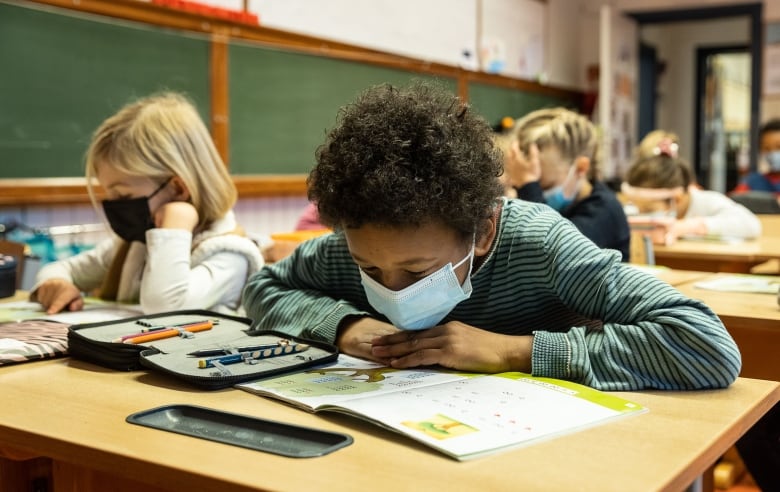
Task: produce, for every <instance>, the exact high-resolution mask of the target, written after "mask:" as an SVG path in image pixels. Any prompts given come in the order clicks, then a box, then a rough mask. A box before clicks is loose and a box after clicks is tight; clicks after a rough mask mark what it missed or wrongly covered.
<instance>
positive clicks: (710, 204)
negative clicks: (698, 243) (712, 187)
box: [685, 188, 761, 239]
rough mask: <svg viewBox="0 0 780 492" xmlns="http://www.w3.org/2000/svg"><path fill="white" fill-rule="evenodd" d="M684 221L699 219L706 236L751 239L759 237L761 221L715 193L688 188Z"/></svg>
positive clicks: (724, 196)
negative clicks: (704, 225)
mask: <svg viewBox="0 0 780 492" xmlns="http://www.w3.org/2000/svg"><path fill="white" fill-rule="evenodd" d="M688 191H689V194H690V203H689V205H688V210H687V211H686V213H685V219H694V218H701V219H702V220H703V221H704V223H705V224H706V226H707V234H709V235H712V236H730V237H737V238H742V239H752V238H756V237H758V236H760V235H761V221H760V220H758V217H756V216H755V215H753V212H751V211H750V210H748V209H747V208H745V207H744V206H742V205H740V204H739V203H737V202H735V201H734V200H732V199H731V198H729V197H727V196H726V195H723V194H721V193H718V192H716V191H708V190H700V189H697V188H690V189H689V190H688Z"/></svg>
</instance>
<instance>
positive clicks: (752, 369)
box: [675, 274, 780, 381]
mask: <svg viewBox="0 0 780 492" xmlns="http://www.w3.org/2000/svg"><path fill="white" fill-rule="evenodd" d="M725 275H727V274H714V275H710V276H709V277H706V278H704V279H700V280H705V281H706V280H711V279H715V278H719V277H723V276H725ZM695 284H696V281H692V282H687V283H684V284H680V285H676V286H675V287H676V288H677V289H678V290H680V291H681V292H682V293H683V294H685V295H687V296H688V297H691V298H694V299H700V300H701V301H702V302H704V303H705V304H707V305H708V306H709V307H710V308H712V310H713V311H715V314H717V315H718V316H719V317H720V319H721V321H723V324H724V325H726V329H727V330H728V331H729V333H731V336H732V337H734V340H735V341H736V342H737V345H739V349H740V352H742V372H741V373H740V375H741V376H744V377H750V378H759V379H771V380H774V381H780V361H778V359H777V349H778V347H780V306H778V304H777V295H773V294H754V293H744V292H719V291H713V290H705V289H700V288H697V287H696V286H695Z"/></svg>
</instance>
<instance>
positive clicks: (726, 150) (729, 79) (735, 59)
mask: <svg viewBox="0 0 780 492" xmlns="http://www.w3.org/2000/svg"><path fill="white" fill-rule="evenodd" d="M750 64H751V55H750V49H749V47H748V46H722V47H706V48H698V49H697V50H696V94H697V98H696V118H697V122H696V142H697V145H696V147H695V149H694V152H695V154H694V155H695V157H694V162H695V163H696V166H695V167H696V171H697V172H696V174H697V178H698V182H699V184H701V185H702V186H704V187H705V188H707V189H710V190H715V191H719V192H721V193H727V192H729V191H731V190H733V189H734V187H735V186H736V185H737V182H738V181H739V178H740V176H742V175H744V174H745V173H746V172H747V171H748V170H749V168H750V157H749V156H750V116H751V115H750V87H751V77H750Z"/></svg>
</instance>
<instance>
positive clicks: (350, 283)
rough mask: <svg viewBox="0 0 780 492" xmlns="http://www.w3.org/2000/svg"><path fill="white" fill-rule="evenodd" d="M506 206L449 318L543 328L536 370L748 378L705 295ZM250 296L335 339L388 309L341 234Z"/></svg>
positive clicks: (252, 287) (250, 301)
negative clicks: (698, 296)
mask: <svg viewBox="0 0 780 492" xmlns="http://www.w3.org/2000/svg"><path fill="white" fill-rule="evenodd" d="M499 217H500V218H499V221H498V224H497V228H498V231H497V235H496V239H495V240H494V243H493V245H492V247H491V250H490V252H489V253H488V255H487V258H485V259H484V261H483V262H482V264H481V265H480V267H479V269H478V270H476V271H475V272H473V273H472V277H471V282H472V285H473V292H472V294H471V297H470V298H469V299H467V300H465V301H462V302H461V303H460V304H458V305H457V306H456V307H455V309H453V310H452V311H451V312H450V314H449V315H448V316H447V317H446V318H445V319H444V321H448V320H458V321H460V322H463V323H466V324H469V325H472V326H475V327H478V328H482V329H484V330H489V331H492V332H496V333H504V334H512V335H530V334H533V335H534V341H533V349H532V371H533V374H534V375H535V376H546V377H553V378H561V379H568V380H572V381H575V382H578V383H582V384H586V385H589V386H591V387H594V388H597V389H602V390H639V389H677V390H684V389H700V388H722V387H726V386H728V385H729V384H730V383H732V382H733V381H734V379H735V378H736V377H737V374H738V373H739V370H740V365H741V358H740V354H739V351H738V349H737V346H736V344H735V343H734V340H733V339H732V338H731V336H730V335H729V334H728V332H727V331H726V329H725V328H724V326H723V324H722V323H721V321H720V320H719V319H718V317H717V316H716V315H715V314H714V313H713V312H712V311H711V310H710V309H709V308H708V307H706V306H705V305H704V304H702V303H701V302H699V301H695V300H693V299H690V298H687V297H685V296H683V295H682V294H681V293H679V292H678V291H677V290H676V289H674V288H672V287H671V286H669V285H668V284H666V283H665V282H663V281H661V280H658V279H656V278H655V277H653V276H651V275H649V274H647V273H644V272H641V271H639V270H637V269H634V268H632V267H631V266H630V265H626V264H624V263H621V262H620V253H618V252H617V251H612V250H602V249H599V248H598V247H596V246H595V245H594V244H593V243H592V242H591V241H590V240H588V239H587V238H585V237H584V236H583V235H582V234H580V233H579V232H578V231H577V229H576V228H575V227H574V226H573V225H572V224H571V222H569V221H568V220H566V219H564V218H562V217H561V216H560V215H559V214H557V213H555V212H554V211H552V210H551V209H549V208H548V207H545V206H542V205H538V204H532V203H528V202H524V201H521V200H504V201H503V206H502V210H501V213H500V216H499ZM243 296H244V305H245V307H246V310H247V314H248V316H250V317H252V318H253V319H254V320H255V323H256V324H255V328H257V329H274V330H280V331H284V332H287V333H290V334H293V335H297V336H303V337H309V338H314V339H320V340H326V341H330V342H332V341H334V340H335V338H336V332H337V329H338V326H339V323H340V322H341V321H342V320H343V319H344V318H345V317H347V316H353V315H368V316H372V317H377V318H380V319H383V317H382V315H380V314H378V313H377V312H376V311H375V310H374V309H373V308H372V307H371V306H370V304H369V303H368V301H367V299H366V296H365V293H364V291H363V287H362V285H361V283H360V274H359V272H358V268H357V266H356V265H355V263H354V262H353V261H352V259H351V257H350V254H349V250H348V249H347V245H346V242H345V239H344V237H343V235H342V234H339V233H335V234H330V235H327V236H323V237H320V238H317V239H314V240H311V241H307V242H305V243H303V244H302V245H301V246H300V247H299V248H297V249H296V251H295V252H294V253H293V254H292V255H291V256H289V257H288V258H286V259H285V260H283V261H281V262H279V263H276V264H273V265H268V266H266V267H265V268H263V269H262V270H261V271H260V272H258V273H257V274H255V275H254V276H253V277H252V278H251V279H250V281H249V283H248V284H247V286H246V288H245V290H244V295H243ZM444 321H443V322H444Z"/></svg>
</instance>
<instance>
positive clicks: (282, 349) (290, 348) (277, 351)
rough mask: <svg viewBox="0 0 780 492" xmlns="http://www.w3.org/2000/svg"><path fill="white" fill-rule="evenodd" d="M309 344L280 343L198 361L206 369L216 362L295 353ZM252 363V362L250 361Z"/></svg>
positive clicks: (228, 362)
mask: <svg viewBox="0 0 780 492" xmlns="http://www.w3.org/2000/svg"><path fill="white" fill-rule="evenodd" d="M308 348H309V346H308V345H307V344H305V343H296V344H294V345H278V346H276V347H274V348H268V349H264V350H257V351H254V352H243V353H239V354H228V355H222V356H220V357H212V358H210V359H201V360H199V361H198V367H199V368H201V369H205V368H207V367H214V363H215V362H217V363H219V364H235V363H237V362H250V361H254V360H257V359H267V358H269V357H277V356H279V355H287V354H293V353H295V352H303V351H304V350H308ZM250 363H251V362H250Z"/></svg>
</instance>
